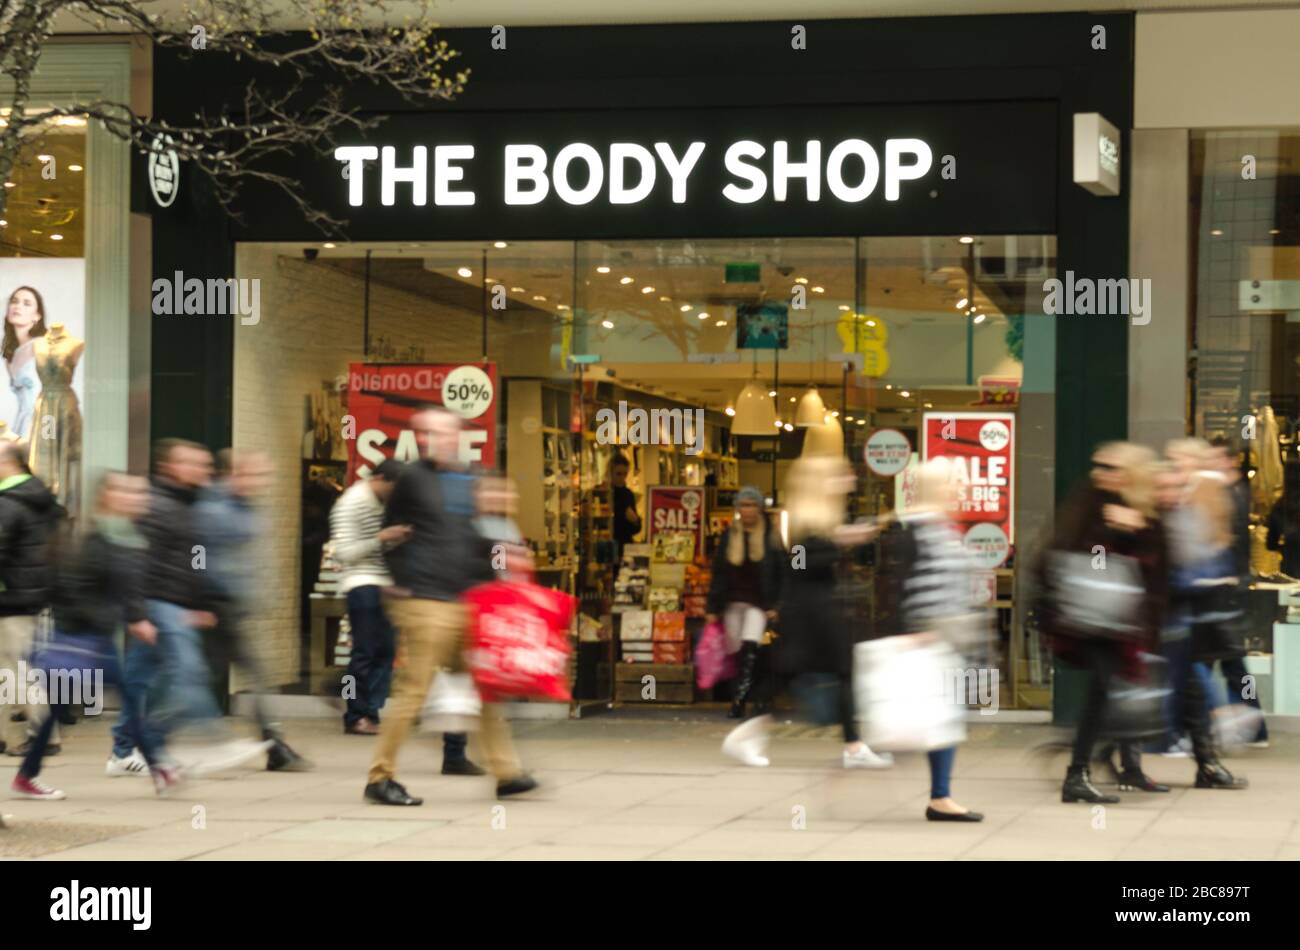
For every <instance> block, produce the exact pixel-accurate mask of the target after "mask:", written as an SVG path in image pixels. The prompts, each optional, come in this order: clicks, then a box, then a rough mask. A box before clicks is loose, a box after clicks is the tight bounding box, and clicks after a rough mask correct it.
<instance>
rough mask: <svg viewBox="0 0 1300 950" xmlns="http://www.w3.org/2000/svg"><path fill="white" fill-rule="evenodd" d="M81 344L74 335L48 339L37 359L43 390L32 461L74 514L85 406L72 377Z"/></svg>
mask: <svg viewBox="0 0 1300 950" xmlns="http://www.w3.org/2000/svg"><path fill="white" fill-rule="evenodd" d="M82 349H83V346H82V343H81V341H80V340H76V339H75V338H66V339H65V340H62V341H60V342H58V343H51V342H50V341H49V340H48V338H47V340H46V345H45V346H43V347H38V349H37V352H36V359H35V363H36V372H37V374H38V375H39V376H40V378H41V393H40V395H39V396H38V397H37V399H36V406H35V408H34V409H33V411H32V428H31V434H30V437H29V440H30V447H29V450H28V464H29V465H30V466H31V469H32V473H33V474H34V475H35V476H36V477H37V478H39V479H40V480H41V481H43V482H44V483H45V486H46V487H47V488H49V490H50V492H51V493H52V494H53V495H54V497H55V498H57V499H58V500H59V503H60V504H62V505H63V507H64V508H66V509H67V511H68V516H69V517H76V515H77V512H78V510H79V508H80V501H81V498H80V494H81V406H80V405H79V404H78V402H77V394H76V393H75V392H73V389H72V376H73V373H75V372H76V369H77V362H78V361H79V360H80V358H81V354H82Z"/></svg>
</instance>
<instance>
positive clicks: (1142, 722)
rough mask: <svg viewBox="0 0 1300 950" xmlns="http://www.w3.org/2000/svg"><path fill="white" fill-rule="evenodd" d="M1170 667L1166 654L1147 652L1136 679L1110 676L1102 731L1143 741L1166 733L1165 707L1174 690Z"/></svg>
mask: <svg viewBox="0 0 1300 950" xmlns="http://www.w3.org/2000/svg"><path fill="white" fill-rule="evenodd" d="M1168 667H1169V664H1168V662H1167V661H1166V660H1165V659H1164V657H1159V656H1155V655H1154V654H1150V653H1144V654H1142V674H1141V675H1140V676H1139V677H1138V678H1137V679H1126V678H1124V677H1121V676H1115V677H1113V678H1112V679H1111V681H1110V686H1109V688H1108V689H1107V691H1106V714H1105V716H1103V718H1102V733H1103V734H1104V735H1105V736H1106V737H1107V738H1110V739H1123V740H1128V741H1133V742H1143V741H1146V740H1148V739H1156V738H1159V737H1160V736H1163V735H1165V733H1166V732H1167V731H1168V723H1167V721H1166V719H1165V709H1166V707H1167V704H1168V703H1169V701H1170V698H1171V697H1172V694H1173V690H1171V689H1170V688H1169V686H1168V685H1167V679H1168Z"/></svg>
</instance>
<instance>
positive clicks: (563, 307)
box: [555, 303, 569, 310]
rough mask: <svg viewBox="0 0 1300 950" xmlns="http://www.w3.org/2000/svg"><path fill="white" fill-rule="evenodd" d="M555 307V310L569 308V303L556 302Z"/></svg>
mask: <svg viewBox="0 0 1300 950" xmlns="http://www.w3.org/2000/svg"><path fill="white" fill-rule="evenodd" d="M555 309H556V310H568V309H569V305H568V304H567V303H557V304H556V305H555Z"/></svg>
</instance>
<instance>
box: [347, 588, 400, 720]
mask: <svg viewBox="0 0 1300 950" xmlns="http://www.w3.org/2000/svg"><path fill="white" fill-rule="evenodd" d="M379 591H380V589H379V588H378V587H377V586H375V585H373V584H367V585H366V586H364V587H354V588H352V590H350V591H348V621H349V623H351V625H352V659H351V660H349V661H348V675H349V676H351V677H352V688H353V691H354V694H355V695H353V696H352V697H351V698H349V699H348V708H347V712H345V713H344V714H343V725H345V726H352V725H355V724H356V722H357V721H358V720H360V719H369V720H370V721H372V722H376V723H377V722H379V710H380V709H381V708H382V707H383V705H384V702H385V701H386V700H387V699H388V691H389V689H390V687H391V686H392V682H393V657H394V655H395V654H396V649H397V631H396V630H394V629H393V625H392V623H391V622H389V620H388V615H387V614H385V613H384V607H383V604H382V603H381V602H380V592H379Z"/></svg>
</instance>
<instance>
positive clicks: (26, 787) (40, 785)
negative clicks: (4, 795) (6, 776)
mask: <svg viewBox="0 0 1300 950" xmlns="http://www.w3.org/2000/svg"><path fill="white" fill-rule="evenodd" d="M9 790H10V791H11V792H13V793H14V795H15V796H17V797H18V798H34V799H36V800H38V801H47V802H57V801H61V800H62V799H64V798H66V797H67V796H66V795H64V794H63V792H61V791H59V790H58V789H57V788H50V786H48V785H46V784H45V783H44V782H42V781H41V780H40V779H36V778H27V777H26V776H25V775H15V776H14V782H13V784H12V785H10V786H9Z"/></svg>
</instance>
